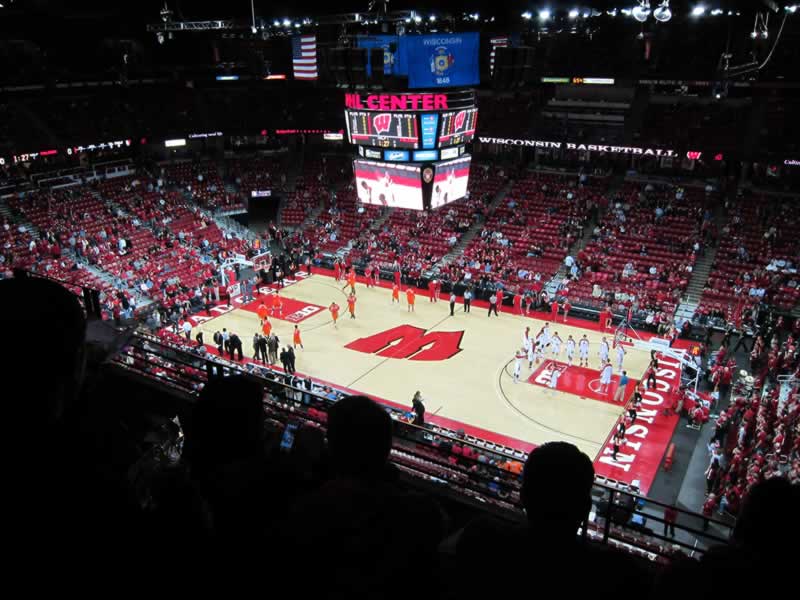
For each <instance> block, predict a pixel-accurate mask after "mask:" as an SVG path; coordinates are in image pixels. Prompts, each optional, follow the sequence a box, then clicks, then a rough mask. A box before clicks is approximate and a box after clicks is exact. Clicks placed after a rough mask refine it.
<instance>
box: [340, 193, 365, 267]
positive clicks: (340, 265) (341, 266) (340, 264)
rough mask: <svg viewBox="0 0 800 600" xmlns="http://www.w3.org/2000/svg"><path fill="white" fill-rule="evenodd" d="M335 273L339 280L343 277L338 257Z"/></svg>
mask: <svg viewBox="0 0 800 600" xmlns="http://www.w3.org/2000/svg"><path fill="white" fill-rule="evenodd" d="M362 183H363V182H362ZM333 274H334V276H335V277H336V281H337V282H338V281H340V280H341V279H342V265H341V263H340V262H339V259H338V258H337V259H336V260H335V261H333Z"/></svg>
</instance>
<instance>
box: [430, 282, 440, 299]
mask: <svg viewBox="0 0 800 600" xmlns="http://www.w3.org/2000/svg"><path fill="white" fill-rule="evenodd" d="M438 285H439V282H438V281H436V280H435V279H431V282H430V283H429V284H428V302H436V300H437V296H438V295H439V290H438V289H437V286H438Z"/></svg>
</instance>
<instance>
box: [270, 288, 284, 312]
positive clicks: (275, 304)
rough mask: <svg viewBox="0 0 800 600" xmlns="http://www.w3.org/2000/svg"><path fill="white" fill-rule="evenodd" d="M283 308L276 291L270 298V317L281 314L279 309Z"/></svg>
mask: <svg viewBox="0 0 800 600" xmlns="http://www.w3.org/2000/svg"><path fill="white" fill-rule="evenodd" d="M282 306H283V304H282V302H281V297H280V296H279V295H278V292H277V290H276V291H275V293H274V294H273V296H272V316H278V315H279V314H281V307H282Z"/></svg>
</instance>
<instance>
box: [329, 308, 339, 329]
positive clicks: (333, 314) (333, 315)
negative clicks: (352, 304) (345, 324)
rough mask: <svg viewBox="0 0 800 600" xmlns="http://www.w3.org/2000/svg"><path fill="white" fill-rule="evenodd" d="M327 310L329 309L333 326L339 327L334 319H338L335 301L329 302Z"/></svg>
mask: <svg viewBox="0 0 800 600" xmlns="http://www.w3.org/2000/svg"><path fill="white" fill-rule="evenodd" d="M328 310H329V311H331V317H333V326H334V327H336V329H339V327H338V325H336V321H338V320H339V305H338V304H336V302H331V305H330V306H329V307H328Z"/></svg>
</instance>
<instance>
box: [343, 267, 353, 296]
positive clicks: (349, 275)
mask: <svg viewBox="0 0 800 600" xmlns="http://www.w3.org/2000/svg"><path fill="white" fill-rule="evenodd" d="M348 286H349V287H350V293H351V294H355V293H356V268H355V267H350V272H348V273H347V284H345V286H344V287H343V288H342V291H345V290H346V289H347V287H348Z"/></svg>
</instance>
